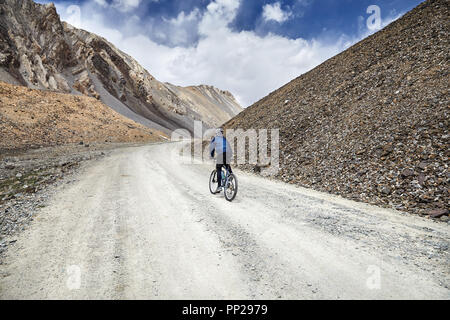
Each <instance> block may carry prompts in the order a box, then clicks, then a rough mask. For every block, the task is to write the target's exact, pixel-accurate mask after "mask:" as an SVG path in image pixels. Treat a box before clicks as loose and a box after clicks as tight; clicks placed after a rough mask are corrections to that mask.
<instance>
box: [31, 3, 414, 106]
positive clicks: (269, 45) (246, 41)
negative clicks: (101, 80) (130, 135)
mask: <svg viewBox="0 0 450 320" xmlns="http://www.w3.org/2000/svg"><path fill="white" fill-rule="evenodd" d="M38 2H41V3H46V2H49V1H45V0H41V1H38ZM53 2H55V4H56V6H57V10H58V12H59V14H60V15H61V17H62V19H63V20H66V21H68V22H69V23H71V24H73V25H75V26H76V27H80V28H83V29H86V30H88V31H91V32H94V33H97V34H99V35H101V36H103V37H105V38H107V39H108V40H109V41H111V42H112V43H113V44H115V45H116V46H117V47H118V48H119V49H121V50H123V51H125V52H126V53H128V54H130V55H131V56H133V57H134V58H136V59H137V60H138V61H139V62H140V63H141V64H142V65H143V66H144V67H145V68H146V69H147V70H148V71H149V72H150V73H151V74H153V75H154V76H155V77H156V78H158V79H159V80H161V81H167V82H171V83H174V84H177V85H197V84H211V85H215V86H217V87H220V88H221V89H227V90H230V91H231V92H232V93H233V94H235V95H236V97H237V98H238V99H239V101H240V102H241V103H242V104H243V105H244V106H248V105H250V104H251V103H253V102H256V101H257V100H259V99H260V98H262V97H264V96H265V95H267V94H268V93H270V92H271V91H273V90H274V89H276V88H278V87H280V86H282V85H283V84H285V83H286V82H288V81H290V80H291V79H293V78H295V77H297V76H299V75H300V74H302V73H304V72H306V71H308V70H310V69H311V68H313V67H315V66H317V65H318V64H320V63H321V62H323V61H324V60H326V59H328V58H330V57H332V56H333V55H335V54H337V53H339V52H341V51H342V50H345V49H346V48H348V47H349V46H350V45H352V44H354V43H356V42H357V41H359V40H361V39H363V38H364V37H367V36H368V35H370V34H372V33H374V32H376V31H377V30H379V29H381V28H382V27H384V26H385V25H387V24H388V23H390V22H392V21H393V20H395V19H397V18H399V17H400V16H401V15H402V14H404V13H406V12H407V11H409V10H411V9H412V8H414V7H415V6H417V5H418V4H419V3H420V2H422V1H421V0H391V1H388V0H380V1H375V0H278V1H276V0H261V1H248V0H172V1H168V0H147V1H144V0H76V1H72V0H62V1H58V0H56V1H53ZM373 5H375V6H377V8H378V10H379V15H378V16H376V14H377V12H375V11H373V9H372V10H371V11H369V12H368V11H367V10H368V8H373ZM374 14H375V15H374ZM378 17H379V18H380V19H378ZM378 21H379V23H378V24H377V22H378Z"/></svg>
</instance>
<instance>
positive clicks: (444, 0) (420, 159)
mask: <svg viewBox="0 0 450 320" xmlns="http://www.w3.org/2000/svg"><path fill="white" fill-rule="evenodd" d="M449 6H450V1H448V0H427V1H425V2H423V3H422V4H420V5H419V6H418V7H417V8H415V9H414V10H412V11H411V12H409V13H407V14H406V15H404V16H403V17H402V18H401V19H399V20H397V21H395V22H393V23H391V24H390V25H389V26H387V27H386V28H385V29H383V30H381V31H380V32H378V33H376V34H374V35H372V36H370V37H368V38H366V39H365V40H363V41H361V42H360V43H358V44H356V45H354V46H353V47H351V48H349V49H348V50H346V51H345V52H343V53H341V54H339V55H337V56H335V57H333V58H331V59H330V60H328V61H326V62H325V63H323V64H322V65H320V66H318V67H317V68H315V69H313V70H311V71H310V72H308V73H306V74H304V75H302V76H300V77H299V78H297V79H295V80H293V81H292V82H290V83H288V84H287V85H285V86H283V87H282V88H280V89H278V90H276V91H275V92H273V93H271V94H270V95H269V96H267V97H265V98H264V99H262V100H260V101H259V102H257V103H255V104H254V105H253V106H251V107H249V108H248V109H246V110H245V111H243V112H242V113H241V114H240V115H238V116H237V117H236V118H234V119H232V120H231V121H230V122H228V123H227V124H226V126H227V127H228V128H244V129H248V128H280V149H281V150H280V166H281V170H280V171H279V173H278V176H277V177H278V178H279V179H282V180H283V181H286V182H289V183H293V184H298V185H302V186H306V187H311V188H314V189H317V190H320V191H325V192H329V193H334V194H338V195H341V196H344V197H347V198H350V199H354V200H359V201H364V202H369V203H373V204H378V205H383V206H387V207H393V208H397V209H400V210H403V211H407V212H414V213H419V214H430V215H432V216H435V217H439V216H441V215H448V208H449V205H450V197H449V180H450V173H449V172H448V166H449V155H450V146H449V138H450V135H449V128H450V121H449V111H450V110H449V105H450V104H449V83H450V81H449V80H450V79H449V70H450V68H449V52H450V46H449V39H450V36H449V23H450V19H449V12H450V8H449ZM246 168H247V169H252V168H250V167H249V166H247V167H246ZM256 169H257V171H259V170H260V169H259V168H256Z"/></svg>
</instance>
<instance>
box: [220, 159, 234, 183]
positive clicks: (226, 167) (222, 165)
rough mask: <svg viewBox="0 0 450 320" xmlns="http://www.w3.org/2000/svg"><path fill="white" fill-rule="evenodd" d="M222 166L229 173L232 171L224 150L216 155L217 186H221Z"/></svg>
mask: <svg viewBox="0 0 450 320" xmlns="http://www.w3.org/2000/svg"><path fill="white" fill-rule="evenodd" d="M222 167H225V169H226V170H228V171H229V172H230V173H233V171H232V170H231V166H230V165H229V164H228V163H227V153H226V152H224V153H223V154H219V155H217V164H216V170H217V182H218V183H219V187H221V186H222Z"/></svg>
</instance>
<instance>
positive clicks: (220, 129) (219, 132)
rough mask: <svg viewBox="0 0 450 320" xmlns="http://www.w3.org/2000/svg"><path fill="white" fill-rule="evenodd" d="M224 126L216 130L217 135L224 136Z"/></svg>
mask: <svg viewBox="0 0 450 320" xmlns="http://www.w3.org/2000/svg"><path fill="white" fill-rule="evenodd" d="M223 132H224V131H223V128H219V129H217V130H216V136H223Z"/></svg>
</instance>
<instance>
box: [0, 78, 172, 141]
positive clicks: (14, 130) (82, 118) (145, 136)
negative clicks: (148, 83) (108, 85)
mask: <svg viewBox="0 0 450 320" xmlns="http://www.w3.org/2000/svg"><path fill="white" fill-rule="evenodd" d="M0 137H1V139H0V150H5V149H7V150H8V149H18V148H32V147H37V146H54V145H62V144H68V143H80V142H83V143H90V142H155V141H164V140H165V138H166V137H165V135H164V134H163V133H162V132H158V131H156V130H152V129H149V128H147V127H144V126H142V125H140V124H138V123H136V122H134V121H132V120H130V119H127V118H125V117H124V116H122V115H120V114H118V113H117V112H115V111H113V110H111V108H109V107H108V106H106V105H104V104H103V103H101V102H100V101H98V100H96V99H94V98H90V97H84V96H74V95H71V94H62V93H56V92H44V91H42V90H35V89H29V88H25V87H23V86H14V85H10V84H6V83H3V82H0Z"/></svg>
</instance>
